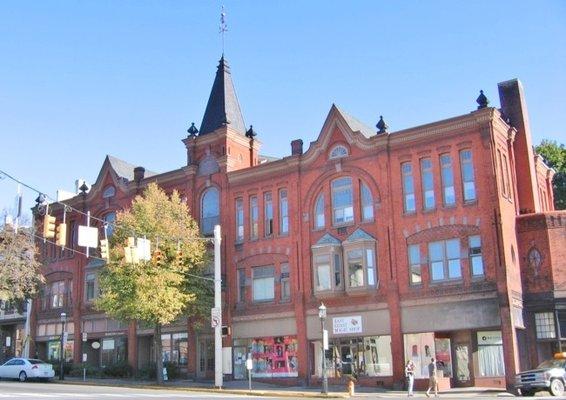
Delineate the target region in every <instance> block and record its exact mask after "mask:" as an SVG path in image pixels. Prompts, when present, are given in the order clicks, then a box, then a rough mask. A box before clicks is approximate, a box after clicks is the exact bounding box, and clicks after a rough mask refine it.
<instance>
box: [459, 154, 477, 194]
mask: <svg viewBox="0 0 566 400" xmlns="http://www.w3.org/2000/svg"><path fill="white" fill-rule="evenodd" d="M460 171H461V174H462V191H463V193H464V201H474V200H475V199H476V183H475V178H474V164H473V161H472V151H471V150H461V151H460Z"/></svg>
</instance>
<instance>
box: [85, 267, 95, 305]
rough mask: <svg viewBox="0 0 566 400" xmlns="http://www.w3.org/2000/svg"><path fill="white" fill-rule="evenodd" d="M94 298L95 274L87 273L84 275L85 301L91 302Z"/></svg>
mask: <svg viewBox="0 0 566 400" xmlns="http://www.w3.org/2000/svg"><path fill="white" fill-rule="evenodd" d="M94 298H96V274H95V273H94V272H88V273H87V274H86V275H85V300H86V301H87V302H91V301H92V300H94Z"/></svg>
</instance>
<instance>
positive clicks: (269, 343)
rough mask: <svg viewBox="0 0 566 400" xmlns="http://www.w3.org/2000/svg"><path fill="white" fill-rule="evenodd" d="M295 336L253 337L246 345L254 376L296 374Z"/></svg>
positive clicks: (284, 376) (266, 376)
mask: <svg viewBox="0 0 566 400" xmlns="http://www.w3.org/2000/svg"><path fill="white" fill-rule="evenodd" d="M297 344H298V343H297V337H296V336H276V337H263V338H255V339H252V340H251V341H250V344H249V345H248V352H250V353H251V355H252V360H253V369H252V377H254V378H287V377H296V376H299V375H298V369H297V368H298V357H297V350H298V345H297Z"/></svg>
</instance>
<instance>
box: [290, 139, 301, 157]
mask: <svg viewBox="0 0 566 400" xmlns="http://www.w3.org/2000/svg"><path fill="white" fill-rule="evenodd" d="M301 154H303V141H302V140H301V139H295V140H293V141H292V142H291V155H292V156H300V155H301Z"/></svg>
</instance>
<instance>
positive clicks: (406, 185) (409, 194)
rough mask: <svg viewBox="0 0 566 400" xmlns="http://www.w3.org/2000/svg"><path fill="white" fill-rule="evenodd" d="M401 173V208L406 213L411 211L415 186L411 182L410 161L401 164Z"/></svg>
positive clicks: (412, 209)
mask: <svg viewBox="0 0 566 400" xmlns="http://www.w3.org/2000/svg"><path fill="white" fill-rule="evenodd" d="M401 172H402V175H403V209H404V211H405V212H406V213H413V212H415V210H416V205H415V186H414V184H413V166H412V165H411V163H410V162H404V163H403V164H401Z"/></svg>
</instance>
